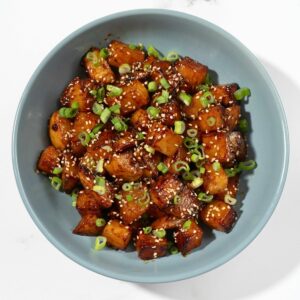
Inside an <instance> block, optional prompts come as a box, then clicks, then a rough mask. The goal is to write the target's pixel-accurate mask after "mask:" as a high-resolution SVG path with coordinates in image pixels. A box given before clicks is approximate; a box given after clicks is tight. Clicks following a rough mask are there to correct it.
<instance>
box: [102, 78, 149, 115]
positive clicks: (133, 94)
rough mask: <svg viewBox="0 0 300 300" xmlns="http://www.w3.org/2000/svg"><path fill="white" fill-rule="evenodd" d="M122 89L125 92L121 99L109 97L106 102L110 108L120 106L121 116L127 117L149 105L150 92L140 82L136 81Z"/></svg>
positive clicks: (123, 86)
mask: <svg viewBox="0 0 300 300" xmlns="http://www.w3.org/2000/svg"><path fill="white" fill-rule="evenodd" d="M120 87H121V88H122V90H123V92H122V95H121V96H119V97H107V99H106V101H107V103H108V105H109V106H112V105H114V104H120V105H121V108H120V110H121V115H123V116H126V115H128V114H130V113H132V112H134V111H135V110H137V109H138V108H141V107H143V106H145V105H147V104H148V102H149V94H148V90H147V89H146V88H145V86H144V85H143V84H142V83H141V82H140V81H138V80H135V81H132V82H130V83H128V84H126V85H122V86H120Z"/></svg>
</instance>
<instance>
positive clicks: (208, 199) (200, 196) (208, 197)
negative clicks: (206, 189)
mask: <svg viewBox="0 0 300 300" xmlns="http://www.w3.org/2000/svg"><path fill="white" fill-rule="evenodd" d="M213 198H214V196H213V195H207V194H206V193H203V192H201V193H199V194H198V199H199V200H200V201H203V202H211V201H212V199H213Z"/></svg>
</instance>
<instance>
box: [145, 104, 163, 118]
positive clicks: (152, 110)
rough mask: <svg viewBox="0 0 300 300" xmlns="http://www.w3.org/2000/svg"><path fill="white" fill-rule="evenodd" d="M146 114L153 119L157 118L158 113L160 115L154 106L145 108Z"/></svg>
mask: <svg viewBox="0 0 300 300" xmlns="http://www.w3.org/2000/svg"><path fill="white" fill-rule="evenodd" d="M147 113H148V114H149V116H150V117H151V118H153V119H156V118H158V116H159V113H160V109H159V108H158V107H154V106H149V107H148V108H147Z"/></svg>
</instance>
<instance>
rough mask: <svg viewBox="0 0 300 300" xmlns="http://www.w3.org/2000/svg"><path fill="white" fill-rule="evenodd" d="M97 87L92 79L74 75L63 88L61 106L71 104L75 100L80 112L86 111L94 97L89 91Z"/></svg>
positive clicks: (90, 107) (88, 109)
mask: <svg viewBox="0 0 300 300" xmlns="http://www.w3.org/2000/svg"><path fill="white" fill-rule="evenodd" d="M95 88H97V86H96V84H95V81H94V80H93V79H89V78H88V79H80V78H79V77H75V78H74V79H73V80H72V81H71V82H70V83H69V85H68V86H67V87H66V88H65V90H64V92H63V94H62V96H61V98H60V103H61V104H62V105H63V106H69V107H70V106H72V104H74V103H75V102H77V103H78V106H79V107H78V110H79V111H80V112H87V111H90V110H91V109H92V106H93V103H94V101H95V100H94V97H93V96H92V95H91V94H90V91H91V90H93V89H95Z"/></svg>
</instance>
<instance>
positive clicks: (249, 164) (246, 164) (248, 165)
mask: <svg viewBox="0 0 300 300" xmlns="http://www.w3.org/2000/svg"><path fill="white" fill-rule="evenodd" d="M256 167H257V163H256V161H255V160H247V161H242V162H240V163H239V165H238V169H239V170H241V171H251V170H254V169H255V168H256Z"/></svg>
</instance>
